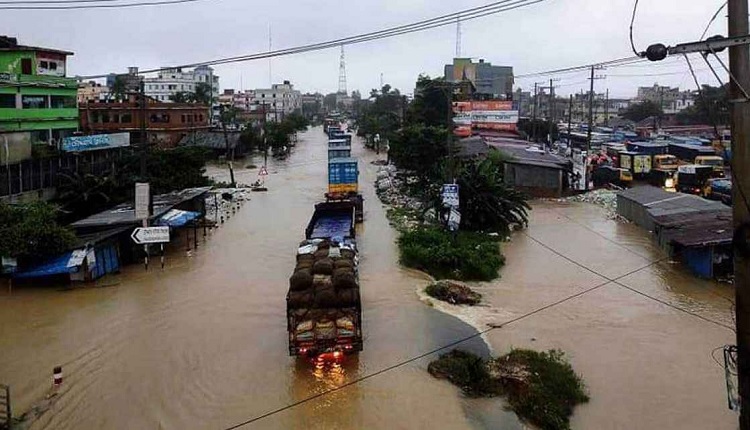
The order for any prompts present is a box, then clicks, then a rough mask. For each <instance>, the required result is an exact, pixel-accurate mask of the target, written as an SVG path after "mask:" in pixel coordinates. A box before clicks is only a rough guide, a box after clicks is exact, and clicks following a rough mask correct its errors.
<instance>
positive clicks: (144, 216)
mask: <svg viewBox="0 0 750 430" xmlns="http://www.w3.org/2000/svg"><path fill="white" fill-rule="evenodd" d="M150 216H151V186H150V184H149V183H148V182H137V183H136V184H135V218H136V219H139V220H142V221H143V228H148V218H149V217H150ZM148 257H149V256H148V244H147V243H146V244H144V245H143V267H144V268H145V269H146V270H148Z"/></svg>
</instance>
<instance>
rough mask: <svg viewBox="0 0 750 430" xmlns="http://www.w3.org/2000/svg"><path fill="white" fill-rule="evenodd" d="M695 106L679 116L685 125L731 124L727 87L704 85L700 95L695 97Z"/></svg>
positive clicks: (681, 122) (680, 121)
mask: <svg viewBox="0 0 750 430" xmlns="http://www.w3.org/2000/svg"><path fill="white" fill-rule="evenodd" d="M695 97H696V98H695V104H694V105H693V106H690V107H689V108H687V109H685V110H683V111H682V112H680V113H678V114H677V120H678V121H679V123H680V124H683V125H695V124H711V125H716V126H718V125H726V124H729V96H728V90H727V88H726V86H724V87H712V86H710V85H703V87H702V89H701V93H700V95H697V94H696V96H695Z"/></svg>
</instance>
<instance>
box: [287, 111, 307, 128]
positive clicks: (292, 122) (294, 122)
mask: <svg viewBox="0 0 750 430" xmlns="http://www.w3.org/2000/svg"><path fill="white" fill-rule="evenodd" d="M282 122H283V123H286V124H287V127H288V128H289V129H291V130H293V131H294V132H297V131H304V130H306V129H307V127H308V126H309V125H310V121H308V119H307V118H305V117H304V116H303V115H301V114H298V113H292V114H290V115H287V116H286V117H285V118H284V121H282Z"/></svg>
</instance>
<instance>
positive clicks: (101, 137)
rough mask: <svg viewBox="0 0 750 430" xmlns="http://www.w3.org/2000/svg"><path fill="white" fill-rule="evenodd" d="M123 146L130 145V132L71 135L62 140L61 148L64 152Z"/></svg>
mask: <svg viewBox="0 0 750 430" xmlns="http://www.w3.org/2000/svg"><path fill="white" fill-rule="evenodd" d="M125 146H130V133H113V134H94V135H91V136H71V137H66V138H64V139H63V142H62V150H63V151H66V152H82V151H94V150H97V149H109V148H122V147H125Z"/></svg>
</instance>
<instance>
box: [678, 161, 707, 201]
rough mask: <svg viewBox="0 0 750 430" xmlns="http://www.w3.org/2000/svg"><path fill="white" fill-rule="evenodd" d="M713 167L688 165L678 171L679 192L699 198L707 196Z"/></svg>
mask: <svg viewBox="0 0 750 430" xmlns="http://www.w3.org/2000/svg"><path fill="white" fill-rule="evenodd" d="M712 174H713V167H711V166H699V165H696V164H687V165H684V166H680V167H679V168H678V169H677V191H679V192H681V193H687V194H695V195H698V196H703V197H705V196H707V195H708V191H707V186H708V182H709V180H710V179H711V175H712Z"/></svg>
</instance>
